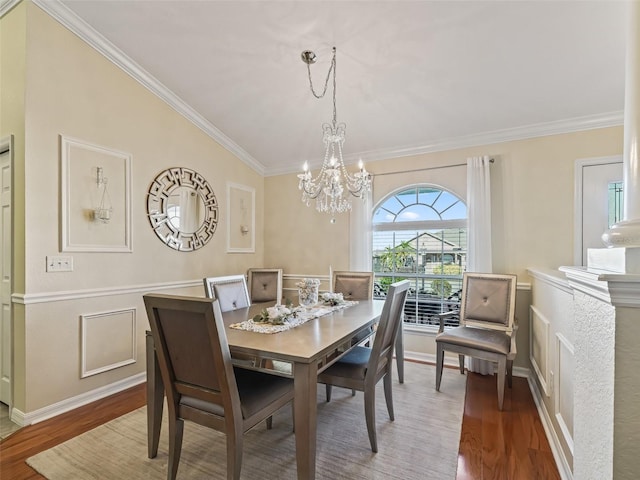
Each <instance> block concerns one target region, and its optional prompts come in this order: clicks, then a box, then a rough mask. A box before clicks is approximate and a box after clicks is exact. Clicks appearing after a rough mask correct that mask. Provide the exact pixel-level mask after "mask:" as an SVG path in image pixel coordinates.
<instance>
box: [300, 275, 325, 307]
mask: <svg viewBox="0 0 640 480" xmlns="http://www.w3.org/2000/svg"><path fill="white" fill-rule="evenodd" d="M296 286H297V287H298V297H299V299H300V300H299V301H300V305H301V306H303V307H311V306H313V305H315V304H316V303H318V288H320V280H318V279H317V278H303V279H302V281H300V282H297V283H296Z"/></svg>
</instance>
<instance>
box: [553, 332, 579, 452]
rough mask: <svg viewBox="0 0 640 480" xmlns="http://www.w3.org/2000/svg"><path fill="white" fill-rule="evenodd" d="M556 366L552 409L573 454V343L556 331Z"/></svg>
mask: <svg viewBox="0 0 640 480" xmlns="http://www.w3.org/2000/svg"><path fill="white" fill-rule="evenodd" d="M556 366H557V369H558V373H557V375H556V379H555V385H554V390H555V398H554V410H555V411H556V420H557V421H558V425H559V427H560V432H561V433H562V436H563V439H564V441H565V442H566V443H567V446H568V447H569V450H570V451H571V454H572V455H573V376H574V350H573V345H572V344H571V342H569V340H568V339H567V338H566V337H565V336H564V335H562V334H561V333H556Z"/></svg>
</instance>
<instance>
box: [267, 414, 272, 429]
mask: <svg viewBox="0 0 640 480" xmlns="http://www.w3.org/2000/svg"><path fill="white" fill-rule="evenodd" d="M266 423H267V430H271V429H272V428H273V415H272V416H270V417H269V418H267V420H266Z"/></svg>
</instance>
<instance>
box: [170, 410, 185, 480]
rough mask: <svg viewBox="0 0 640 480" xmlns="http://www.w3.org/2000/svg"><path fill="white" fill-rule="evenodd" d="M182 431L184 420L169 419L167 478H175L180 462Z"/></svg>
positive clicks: (173, 479)
mask: <svg viewBox="0 0 640 480" xmlns="http://www.w3.org/2000/svg"><path fill="white" fill-rule="evenodd" d="M183 432H184V421H183V420H180V419H177V418H170V419H169V464H168V472H167V480H175V478H176V475H177V473H178V464H179V463H180V452H181V451H182V434H183Z"/></svg>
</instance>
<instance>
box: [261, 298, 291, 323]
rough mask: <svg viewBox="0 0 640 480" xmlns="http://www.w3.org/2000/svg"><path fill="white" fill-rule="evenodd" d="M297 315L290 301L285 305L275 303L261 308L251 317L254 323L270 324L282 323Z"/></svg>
mask: <svg viewBox="0 0 640 480" xmlns="http://www.w3.org/2000/svg"><path fill="white" fill-rule="evenodd" d="M297 317H298V312H297V311H296V309H295V308H293V305H292V304H291V303H287V305H275V306H273V307H268V308H265V309H264V310H262V312H260V313H259V314H258V315H256V316H255V317H253V321H254V322H255V323H270V324H271V325H284V324H285V323H287V321H289V320H292V319H294V318H297Z"/></svg>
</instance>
